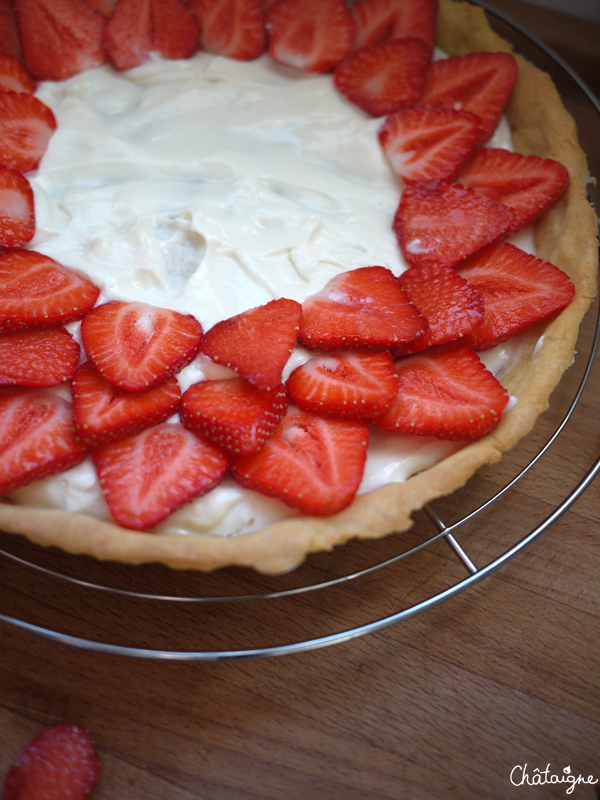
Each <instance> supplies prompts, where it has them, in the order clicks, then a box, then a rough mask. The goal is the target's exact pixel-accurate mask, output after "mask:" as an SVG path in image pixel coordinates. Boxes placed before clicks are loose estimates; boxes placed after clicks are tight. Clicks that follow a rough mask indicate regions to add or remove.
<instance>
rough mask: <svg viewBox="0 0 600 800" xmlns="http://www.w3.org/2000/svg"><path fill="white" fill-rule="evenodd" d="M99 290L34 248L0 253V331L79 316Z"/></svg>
mask: <svg viewBox="0 0 600 800" xmlns="http://www.w3.org/2000/svg"><path fill="white" fill-rule="evenodd" d="M99 294H100V289H98V287H97V286H94V284H93V283H90V281H87V280H85V279H84V278H80V277H79V276H78V275H76V274H75V273H74V272H72V271H71V270H70V269H67V267H63V265H62V264H59V263H58V262H57V261H54V260H53V259H51V258H48V256H44V255H42V254H41V253H36V252H35V251H34V250H13V251H11V252H8V253H2V254H1V255H0V334H4V333H11V332H14V331H16V330H23V329H25V328H49V327H54V326H56V325H66V324H67V323H68V322H73V321H74V320H77V319H81V317H83V316H84V315H85V314H87V313H88V311H91V309H92V308H93V306H94V303H95V302H96V300H97V299H98V295H99Z"/></svg>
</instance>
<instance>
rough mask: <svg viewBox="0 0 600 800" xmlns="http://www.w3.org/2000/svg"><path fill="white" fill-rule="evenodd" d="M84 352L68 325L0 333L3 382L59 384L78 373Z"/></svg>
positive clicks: (0, 380)
mask: <svg viewBox="0 0 600 800" xmlns="http://www.w3.org/2000/svg"><path fill="white" fill-rule="evenodd" d="M80 351H81V348H80V347H79V345H78V344H77V342H76V341H75V340H74V339H73V337H72V336H71V334H70V333H69V332H68V331H66V330H65V329H64V328H47V329H44V330H39V331H18V332H17V333H8V334H6V335H5V336H0V385H1V386H12V385H14V386H58V385H59V384H61V383H64V382H65V381H68V380H70V379H71V378H72V377H73V375H74V374H75V370H76V369H77V366H78V364H79V354H80Z"/></svg>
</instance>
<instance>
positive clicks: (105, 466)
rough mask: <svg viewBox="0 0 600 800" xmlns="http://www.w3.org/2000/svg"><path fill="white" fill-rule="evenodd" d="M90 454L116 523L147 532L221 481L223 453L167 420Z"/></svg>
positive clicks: (224, 463) (223, 469) (224, 468)
mask: <svg viewBox="0 0 600 800" xmlns="http://www.w3.org/2000/svg"><path fill="white" fill-rule="evenodd" d="M92 456H93V459H94V464H95V465H96V471H97V473H98V478H99V480H100V486H101V487H102V491H103V492H104V495H105V497H106V502H107V503H108V507H109V509H110V513H111V514H112V516H113V518H114V519H115V521H116V522H118V523H119V525H122V526H123V527H124V528H132V529H134V530H146V529H148V528H152V527H153V526H154V525H158V523H159V522H162V520H163V519H165V518H166V517H168V516H169V514H172V513H173V511H176V510H177V509H178V508H180V507H181V506H182V505H184V503H187V502H188V501H189V500H192V499H193V498H194V497H200V495H203V494H206V492H209V491H210V490H211V489H212V488H213V487H214V486H216V485H217V483H219V481H221V480H222V478H223V476H224V475H225V473H226V471H227V465H228V459H227V456H226V455H225V454H224V453H223V451H222V450H221V449H220V448H219V447H216V445H214V444H212V443H211V442H206V441H204V440H203V439H201V438H200V437H198V436H196V434H194V433H192V431H187V430H186V429H185V428H184V427H183V426H182V425H173V424H169V423H168V422H165V423H163V424H162V425H156V426H155V427H153V428H149V429H148V430H145V431H142V433H138V434H136V435H135V436H128V437H126V438H125V439H118V440H117V441H115V442H110V443H109V444H102V445H100V447H97V448H96V449H95V450H94V451H93V452H92Z"/></svg>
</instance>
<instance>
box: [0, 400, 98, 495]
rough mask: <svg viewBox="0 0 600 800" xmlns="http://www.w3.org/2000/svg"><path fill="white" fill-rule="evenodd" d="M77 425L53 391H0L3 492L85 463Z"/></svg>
mask: <svg viewBox="0 0 600 800" xmlns="http://www.w3.org/2000/svg"><path fill="white" fill-rule="evenodd" d="M73 424H74V418H73V410H72V407H71V404H70V403H67V401H66V400H63V399H62V397H59V396H58V395H57V394H55V393H54V392H53V391H52V390H51V389H31V388H23V387H13V386H4V387H2V388H0V493H4V492H12V491H13V490H14V489H18V488H19V487H21V486H27V485H28V484H29V483H31V482H32V481H37V480H41V479H42V478H45V477H47V476H48V475H56V474H57V473H59V472H64V471H65V470H67V469H70V468H71V467H74V466H75V465H76V464H79V462H80V461H83V459H84V458H85V455H86V453H87V447H85V445H83V444H81V443H80V442H78V441H77V440H76V439H75V437H74V435H73Z"/></svg>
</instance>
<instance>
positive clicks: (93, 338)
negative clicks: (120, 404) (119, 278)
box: [81, 300, 202, 392]
mask: <svg viewBox="0 0 600 800" xmlns="http://www.w3.org/2000/svg"><path fill="white" fill-rule="evenodd" d="M81 338H82V340H83V346H84V347H85V352H86V353H87V354H88V357H89V359H90V360H91V361H93V363H94V366H95V367H96V369H97V370H98V372H99V373H100V374H101V375H102V377H103V378H105V380H107V381H108V382H109V383H112V384H114V385H115V386H118V387H119V388H120V389H127V390H128V391H130V392H139V391H141V390H143V389H151V388H152V387H153V386H158V385H159V384H161V383H164V382H165V381H166V380H167V378H170V377H171V375H174V374H175V373H177V372H179V371H180V370H182V369H183V368H184V367H187V365H188V364H190V363H191V362H192V361H193V360H194V358H195V357H196V355H197V354H198V350H199V349H200V343H201V341H202V326H201V325H200V323H199V322H198V321H197V320H196V319H195V318H194V317H192V315H191V314H179V313H178V312H177V311H169V310H168V309H166V308H157V307H156V306H150V305H147V304H146V303H124V302H120V301H118V300H114V301H112V302H110V303H104V304H103V305H100V306H96V308H94V309H93V310H92V311H90V313H89V314H88V315H87V316H86V317H84V319H83V320H82V322H81Z"/></svg>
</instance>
